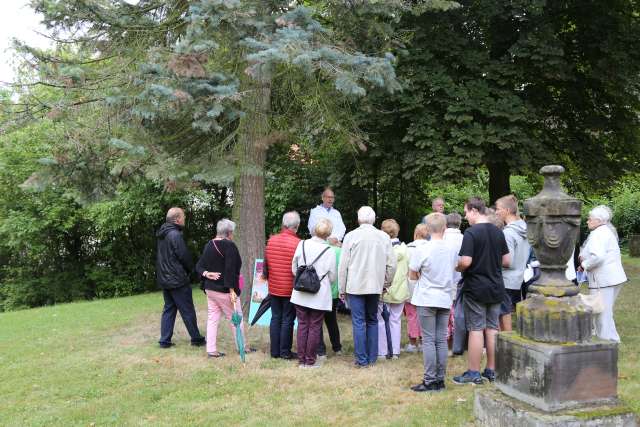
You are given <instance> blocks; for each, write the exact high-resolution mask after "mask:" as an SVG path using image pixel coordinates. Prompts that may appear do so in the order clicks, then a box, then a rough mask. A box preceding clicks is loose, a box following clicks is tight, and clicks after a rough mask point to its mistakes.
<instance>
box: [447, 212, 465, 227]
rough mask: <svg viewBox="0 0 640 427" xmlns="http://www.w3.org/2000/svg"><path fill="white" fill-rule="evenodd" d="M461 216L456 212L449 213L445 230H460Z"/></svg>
mask: <svg viewBox="0 0 640 427" xmlns="http://www.w3.org/2000/svg"><path fill="white" fill-rule="evenodd" d="M460 224H462V216H461V215H460V214H459V213H458V212H451V213H450V214H448V215H447V228H460Z"/></svg>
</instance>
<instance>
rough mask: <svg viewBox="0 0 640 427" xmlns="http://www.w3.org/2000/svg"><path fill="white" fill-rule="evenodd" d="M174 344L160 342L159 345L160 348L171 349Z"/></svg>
mask: <svg viewBox="0 0 640 427" xmlns="http://www.w3.org/2000/svg"><path fill="white" fill-rule="evenodd" d="M174 345H175V344H174V343H172V342H166V343H165V342H161V343H160V348H171V347H173V346H174Z"/></svg>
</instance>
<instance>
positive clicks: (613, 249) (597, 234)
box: [580, 205, 627, 342]
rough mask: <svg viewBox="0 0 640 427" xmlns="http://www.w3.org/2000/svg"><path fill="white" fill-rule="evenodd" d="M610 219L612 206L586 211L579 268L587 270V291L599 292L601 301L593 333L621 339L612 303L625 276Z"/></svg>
mask: <svg viewBox="0 0 640 427" xmlns="http://www.w3.org/2000/svg"><path fill="white" fill-rule="evenodd" d="M610 221H611V209H609V208H608V207H606V206H602V205H601V206H597V207H595V208H593V209H592V210H591V212H589V218H588V219H587V226H588V227H589V230H590V231H591V232H590V233H589V237H588V238H587V241H586V242H585V244H584V246H583V247H582V249H581V250H580V269H582V270H584V271H585V272H586V273H587V278H588V280H589V291H590V293H592V294H593V293H596V292H601V293H602V299H603V301H604V311H603V312H602V313H601V314H600V315H598V316H597V317H596V335H597V336H598V337H599V338H602V339H605V340H612V341H617V342H620V336H619V335H618V332H617V331H616V324H615V322H614V320H613V306H614V304H615V302H616V298H617V297H618V294H619V293H620V289H622V284H623V283H624V282H626V281H627V276H626V275H625V273H624V269H623V268H622V259H621V257H620V246H619V244H618V233H617V232H616V229H615V228H614V227H613V225H612V224H611V222H610ZM598 288H599V289H598Z"/></svg>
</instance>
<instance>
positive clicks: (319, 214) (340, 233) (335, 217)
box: [308, 205, 347, 240]
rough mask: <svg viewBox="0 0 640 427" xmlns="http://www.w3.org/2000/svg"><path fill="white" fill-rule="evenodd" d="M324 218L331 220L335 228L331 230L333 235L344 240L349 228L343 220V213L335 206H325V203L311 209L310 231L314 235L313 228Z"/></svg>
mask: <svg viewBox="0 0 640 427" xmlns="http://www.w3.org/2000/svg"><path fill="white" fill-rule="evenodd" d="M322 218H326V219H328V220H329V221H331V225H332V226H333V230H332V231H331V236H329V237H334V238H336V239H338V240H342V238H343V237H344V233H345V232H346V231H347V228H346V227H345V226H344V223H343V222H342V215H340V212H338V210H337V209H335V208H329V209H327V208H325V207H324V206H323V205H318V206H316V207H315V208H313V209H311V212H310V213H309V224H308V225H309V233H311V235H312V236H313V229H314V228H316V224H317V223H318V221H320V220H321V219H322Z"/></svg>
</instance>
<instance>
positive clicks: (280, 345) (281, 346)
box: [269, 295, 296, 357]
mask: <svg viewBox="0 0 640 427" xmlns="http://www.w3.org/2000/svg"><path fill="white" fill-rule="evenodd" d="M295 320H296V308H295V306H294V305H293V304H291V301H290V300H289V297H277V296H275V295H271V323H270V324H269V338H270V340H271V357H288V356H290V355H291V345H292V344H293V322H294V321H295Z"/></svg>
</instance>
